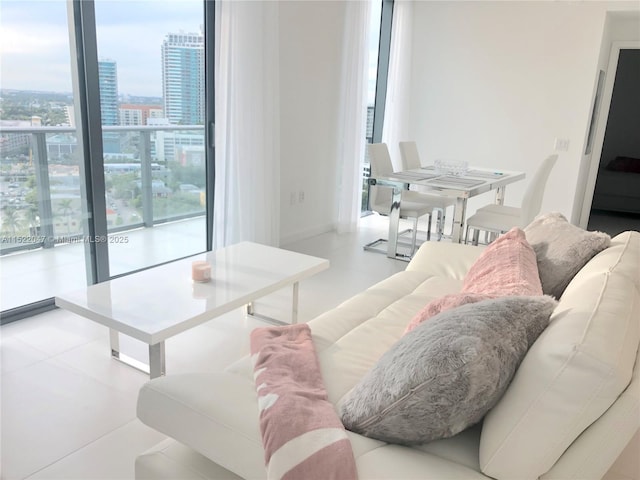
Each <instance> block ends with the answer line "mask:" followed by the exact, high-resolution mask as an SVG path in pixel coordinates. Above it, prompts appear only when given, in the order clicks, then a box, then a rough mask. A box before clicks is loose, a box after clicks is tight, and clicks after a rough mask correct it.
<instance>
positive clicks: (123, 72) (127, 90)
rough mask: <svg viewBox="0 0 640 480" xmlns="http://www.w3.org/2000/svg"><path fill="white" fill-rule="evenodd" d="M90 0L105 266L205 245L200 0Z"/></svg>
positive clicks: (122, 268)
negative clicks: (104, 219) (105, 231)
mask: <svg viewBox="0 0 640 480" xmlns="http://www.w3.org/2000/svg"><path fill="white" fill-rule="evenodd" d="M150 6H151V5H150V3H149V2H148V1H136V0H130V1H127V2H122V1H121V0H95V23H96V36H97V56H98V85H99V97H100V109H101V112H102V145H103V159H104V165H103V170H104V177H105V190H106V191H105V199H106V216H107V229H108V232H109V237H108V238H109V242H108V244H107V245H108V249H109V255H108V256H109V272H110V274H111V275H119V274H122V273H127V272H130V271H132V270H138V269H140V268H144V267H149V266H151V265H155V264H158V263H162V262H167V261H170V260H174V259H176V258H180V257H185V256H188V255H193V254H195V253H198V252H202V251H204V250H205V249H206V215H205V205H206V182H205V180H206V174H205V172H206V155H205V127H204V126H205V83H204V82H205V70H204V51H205V43H204V31H203V26H204V7H203V1H202V0H175V1H161V2H154V3H153V6H152V8H150Z"/></svg>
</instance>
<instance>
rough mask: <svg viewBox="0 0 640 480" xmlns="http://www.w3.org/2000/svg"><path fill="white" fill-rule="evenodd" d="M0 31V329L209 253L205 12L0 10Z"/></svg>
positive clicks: (183, 1) (163, 5)
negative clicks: (125, 278) (92, 286)
mask: <svg viewBox="0 0 640 480" xmlns="http://www.w3.org/2000/svg"><path fill="white" fill-rule="evenodd" d="M207 12H208V13H207ZM0 22H1V29H0V31H1V32H2V38H1V39H0V55H1V58H0V61H1V63H2V78H1V79H0V82H1V83H0V89H1V92H0V96H1V103H0V107H1V109H2V115H1V117H0V118H1V123H0V195H1V196H0V228H1V232H0V233H1V235H0V237H1V238H0V240H1V241H0V270H1V275H2V279H1V281H2V289H1V291H2V297H1V299H0V302H1V303H0V311H2V321H3V323H4V322H6V321H11V320H13V319H17V318H20V317H21V316H25V315H27V314H29V313H30V312H33V311H34V309H44V308H47V307H48V308H50V307H51V306H52V305H53V297H54V296H55V295H56V294H58V293H60V292H62V291H67V290H70V289H76V288H82V287H83V286H85V285H87V283H94V282H99V281H104V280H107V279H109V278H113V277H114V276H118V275H122V274H126V273H129V272H132V271H135V270H139V269H141V268H147V267H151V266H153V265H156V264H160V263H164V262H167V261H171V260H175V259H177V258H182V257H185V256H188V255H193V254H196V253H198V252H202V251H205V250H207V246H208V245H210V241H209V239H210V237H211V233H212V232H211V228H212V227H211V225H212V221H211V219H210V218H207V213H206V212H207V211H209V212H210V211H211V202H212V200H211V198H208V195H207V193H209V192H212V189H213V169H212V165H213V156H212V153H213V150H212V147H211V146H210V144H211V143H212V142H210V139H209V134H210V133H212V132H213V129H212V128H205V126H206V125H212V123H213V118H212V117H213V84H212V79H209V76H210V75H211V76H212V73H211V74H210V73H208V72H209V71H210V72H212V71H213V67H212V65H211V64H207V62H205V57H206V55H205V50H206V49H207V48H209V49H211V46H212V44H213V43H212V39H208V40H207V35H206V34H205V31H206V32H209V33H210V34H211V35H213V31H214V28H213V1H205V0H175V1H155V2H149V1H135V0H130V1H127V2H123V1H121V0H48V1H31V0H21V1H17V0H16V1H14V0H3V5H2V18H1V19H0ZM211 58H213V54H211ZM205 82H209V83H207V84H206V83H205ZM205 85H207V88H208V89H209V91H208V92H207V88H205ZM207 102H208V103H207ZM208 202H209V203H208ZM207 207H208V208H207Z"/></svg>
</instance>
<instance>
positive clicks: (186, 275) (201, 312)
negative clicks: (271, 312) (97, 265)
mask: <svg viewBox="0 0 640 480" xmlns="http://www.w3.org/2000/svg"><path fill="white" fill-rule="evenodd" d="M194 260H207V261H208V262H209V263H210V264H211V268H212V271H211V277H212V279H211V281H209V282H207V283H197V282H194V281H193V280H192V279H191V265H192V262H193V261H194ZM328 267H329V261H328V260H326V259H323V258H318V257H312V256H309V255H304V254H300V253H296V252H291V251H288V250H282V249H279V248H274V247H269V246H265V245H260V244H257V243H251V242H243V243H239V244H237V245H232V246H230V247H226V248H223V249H220V250H216V251H213V252H208V253H205V254H201V255H195V256H192V257H188V258H185V259H182V260H178V261H175V262H170V263H167V264H165V265H160V266H157V267H153V268H151V269H148V270H143V271H141V272H137V273H134V274H131V275H127V276H124V277H120V278H116V279H114V280H110V281H108V282H103V283H99V284H97V285H92V286H90V287H88V288H86V289H82V290H78V291H75V292H70V293H66V294H63V295H60V296H58V297H56V305H58V306H60V307H62V308H65V309H67V310H70V311H72V312H75V313H78V314H79V315H83V316H85V317H87V318H90V319H92V320H94V321H96V322H98V323H101V324H103V325H106V326H108V327H110V328H113V329H115V330H117V331H119V332H122V333H124V334H127V335H129V336H131V337H134V338H137V339H138V340H142V341H144V342H146V343H148V344H155V343H157V342H160V341H163V340H165V339H167V338H169V337H171V336H172V335H175V334H177V333H179V332H182V331H184V330H187V329H188V328H191V327H193V326H196V325H198V324H200V323H202V322H204V321H206V320H209V319H212V318H215V317H216V316H219V315H222V314H223V313H226V312H229V311H231V310H234V309H236V308H239V307H242V306H243V305H246V304H248V303H251V302H252V301H253V300H256V299H258V298H260V297H262V296H264V295H267V294H269V293H272V292H275V291H277V290H279V289H281V288H284V287H287V286H290V285H292V284H293V283H296V282H298V281H299V280H301V279H303V278H306V277H309V276H311V275H314V274H315V273H318V272H320V271H322V270H325V269H326V268H328Z"/></svg>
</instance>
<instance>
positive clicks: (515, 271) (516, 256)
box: [405, 227, 542, 332]
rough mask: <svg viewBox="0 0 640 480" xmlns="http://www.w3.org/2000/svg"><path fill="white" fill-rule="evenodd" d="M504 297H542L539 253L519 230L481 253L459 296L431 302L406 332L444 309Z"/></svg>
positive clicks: (451, 295) (410, 323) (496, 241)
mask: <svg viewBox="0 0 640 480" xmlns="http://www.w3.org/2000/svg"><path fill="white" fill-rule="evenodd" d="M505 295H542V285H541V284H540V276H539V275H538V266H537V264H536V254H535V252H534V251H533V248H531V245H529V243H528V242H527V239H526V238H525V235H524V232H523V231H522V230H521V229H520V228H517V227H515V228H512V229H511V230H509V231H508V232H507V233H505V234H504V235H500V236H499V237H498V238H497V239H496V240H495V241H493V242H492V243H491V244H490V245H489V246H488V247H487V248H486V249H485V250H484V251H483V252H482V253H481V254H480V256H479V257H478V258H477V259H476V261H475V262H474V263H473V265H471V267H470V268H469V271H468V272H467V274H466V275H465V277H464V282H463V285H462V291H461V292H460V293H458V294H450V295H446V296H444V297H440V298H437V299H435V300H433V301H431V302H429V303H428V304H427V305H426V306H425V307H424V308H423V309H422V310H420V312H418V314H417V315H416V316H415V317H413V319H412V320H411V322H409V325H408V326H407V329H406V331H405V332H410V331H411V330H413V329H414V328H415V327H417V326H418V325H419V324H420V323H422V322H424V321H425V320H427V319H429V318H431V317H433V316H434V315H436V314H438V313H440V312H442V311H444V310H449V309H451V308H455V307H459V306H460V305H466V304H467V303H475V302H479V301H481V300H488V299H490V298H495V297H501V296H505Z"/></svg>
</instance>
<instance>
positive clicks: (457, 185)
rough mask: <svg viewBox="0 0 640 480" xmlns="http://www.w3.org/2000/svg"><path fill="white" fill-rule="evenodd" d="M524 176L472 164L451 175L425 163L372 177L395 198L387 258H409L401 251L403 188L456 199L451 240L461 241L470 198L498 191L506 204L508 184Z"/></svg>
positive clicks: (497, 200)
mask: <svg viewBox="0 0 640 480" xmlns="http://www.w3.org/2000/svg"><path fill="white" fill-rule="evenodd" d="M524 178H525V173H524V172H517V171H508V170H502V169H489V168H481V167H470V168H469V169H468V170H467V172H466V173H464V174H462V175H452V174H447V173H443V172H440V171H438V170H436V168H435V167H434V166H425V167H421V168H418V169H414V170H404V171H400V172H394V173H392V174H390V175H387V176H378V177H375V178H374V177H372V178H370V179H369V183H370V184H371V185H377V186H379V187H386V188H389V189H391V190H392V192H393V199H392V202H391V211H390V213H389V237H388V242H387V257H389V258H398V259H402V260H406V259H407V258H406V255H401V254H398V251H397V250H398V225H399V223H400V200H401V195H402V191H403V190H407V189H408V188H409V187H410V186H411V185H419V186H420V187H423V188H422V189H421V190H424V191H425V193H429V194H433V195H442V196H444V197H450V198H455V199H456V205H455V213H454V218H453V229H452V233H451V241H453V242H456V243H459V242H461V241H462V239H463V238H462V237H463V232H464V222H465V218H466V210H467V200H468V199H469V198H471V197H475V196H477V195H481V194H483V193H487V192H490V191H492V190H495V203H496V204H499V205H501V204H503V203H504V195H505V190H506V186H507V185H509V184H510V183H514V182H518V181H520V180H523V179H524Z"/></svg>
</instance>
